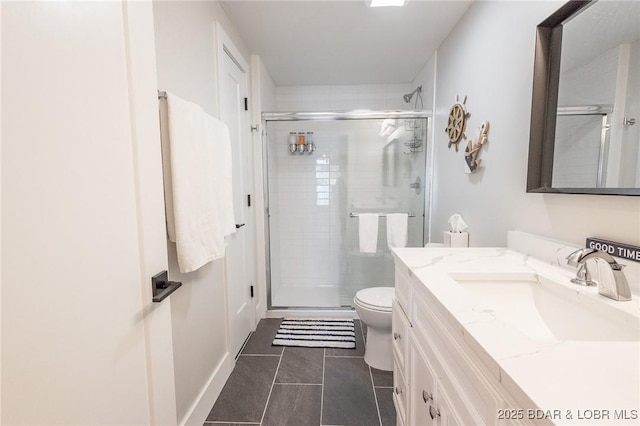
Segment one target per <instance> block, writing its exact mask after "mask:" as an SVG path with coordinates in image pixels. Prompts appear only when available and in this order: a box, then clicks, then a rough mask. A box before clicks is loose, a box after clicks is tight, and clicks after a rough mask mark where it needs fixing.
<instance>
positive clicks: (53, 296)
mask: <svg viewBox="0 0 640 426" xmlns="http://www.w3.org/2000/svg"><path fill="white" fill-rule="evenodd" d="M2 38H3V43H2V59H3V63H2V85H3V91H2V104H3V105H11V108H5V109H3V111H2V114H3V116H2V123H3V126H2V154H3V156H2V160H3V163H2V173H3V175H2V178H3V179H2V228H3V229H2V230H3V233H2V248H3V252H2V265H3V268H2V407H3V410H2V419H1V422H2V423H3V424H82V425H86V424H112V425H115V424H150V423H163V424H167V423H175V419H176V417H175V410H174V409H173V408H174V407H173V406H172V405H173V399H172V398H173V397H172V390H173V384H172V379H173V372H172V365H171V364H172V362H171V352H170V351H169V352H167V351H163V350H162V349H165V348H166V346H165V345H166V343H167V342H170V334H169V332H168V327H167V328H164V329H162V328H158V325H163V324H164V325H166V324H167V320H168V319H169V316H168V306H169V305H168V304H164V306H152V303H151V300H150V299H151V288H150V278H151V274H152V273H154V272H155V271H154V269H156V268H158V269H164V268H166V253H165V251H164V250H163V249H162V248H157V247H155V244H154V242H155V241H156V239H157V236H158V235H162V232H163V231H162V229H163V221H164V214H163V213H162V211H161V210H160V209H158V208H157V206H158V204H159V205H160V206H161V205H162V185H161V182H162V181H161V175H160V174H159V167H158V166H159V164H160V163H159V162H158V161H157V160H158V159H159V150H158V143H159V138H158V123H157V114H156V113H155V111H154V105H155V103H156V100H155V99H154V98H155V93H154V90H155V88H153V86H155V82H154V79H153V77H151V78H149V77H148V76H149V74H151V75H153V73H154V71H155V70H154V67H155V63H154V60H153V54H152V52H153V32H152V15H151V7H150V4H148V3H137V4H135V5H132V4H127V3H125V4H123V3H120V2H99V3H95V2H89V3H77V2H73V3H70V2H69V3H68V2H52V3H42V2H30V3H20V2H15V3H3V4H2ZM141 77H142V79H143V81H141V80H140V78H141ZM158 230H159V231H158ZM152 271H153V272H152ZM167 364H168V365H167ZM164 367H167V368H164ZM163 371H164V372H163ZM152 376H153V377H152ZM156 386H157V387H156ZM158 399H161V400H162V401H161V402H162V404H163V406H161V407H160V408H158V406H159V403H158Z"/></svg>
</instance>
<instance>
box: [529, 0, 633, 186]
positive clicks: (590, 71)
mask: <svg viewBox="0 0 640 426" xmlns="http://www.w3.org/2000/svg"><path fill="white" fill-rule="evenodd" d="M527 192H555V193H573V194H613V195H640V2H635V1H604V0H600V1H595V0H594V1H570V2H568V3H567V4H565V5H564V6H563V7H561V8H560V9H558V10H557V11H556V12H555V13H554V14H553V15H551V16H550V17H549V18H547V19H546V20H545V21H544V22H542V23H541V24H540V25H538V27H537V38H536V52H535V63H534V82H533V102H532V111H531V134H530V140H529V170H528V174H527Z"/></svg>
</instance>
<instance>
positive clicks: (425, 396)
mask: <svg viewBox="0 0 640 426" xmlns="http://www.w3.org/2000/svg"><path fill="white" fill-rule="evenodd" d="M422 400H423V401H424V402H425V404H426V403H427V401H433V394H431V393H429V392H427V391H426V390H423V391H422Z"/></svg>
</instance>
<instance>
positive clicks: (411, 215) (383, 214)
mask: <svg viewBox="0 0 640 426" xmlns="http://www.w3.org/2000/svg"><path fill="white" fill-rule="evenodd" d="M398 213H406V214H407V215H408V216H409V217H416V215H415V213H412V212H398ZM387 214H391V213H378V216H380V217H387ZM358 216H360V213H354V212H350V213H349V217H358Z"/></svg>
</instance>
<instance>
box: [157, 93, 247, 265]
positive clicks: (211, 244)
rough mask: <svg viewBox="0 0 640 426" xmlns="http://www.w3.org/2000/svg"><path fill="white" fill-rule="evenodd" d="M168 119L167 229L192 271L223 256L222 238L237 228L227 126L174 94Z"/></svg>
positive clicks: (165, 145) (169, 96)
mask: <svg viewBox="0 0 640 426" xmlns="http://www.w3.org/2000/svg"><path fill="white" fill-rule="evenodd" d="M160 110H161V112H162V110H163V108H161V109H160ZM163 118H164V117H163ZM165 123H166V124H167V125H166V126H163V127H164V129H163V135H162V136H163V163H164V173H165V179H164V180H165V203H166V204H165V207H166V213H167V233H168V235H169V239H170V240H171V241H174V242H175V243H176V250H177V254H178V265H179V266H180V272H191V271H195V270H196V269H198V268H200V267H201V266H203V265H205V264H206V263H208V262H210V261H212V260H214V259H219V258H221V257H223V256H224V254H225V245H226V243H225V240H224V237H225V236H226V235H229V234H231V233H233V232H235V219H234V213H233V185H232V183H233V182H232V175H231V142H230V138H229V129H228V128H227V126H226V125H225V124H224V123H223V122H221V121H220V120H218V119H216V118H214V117H212V116H210V115H208V114H207V113H205V112H204V110H203V109H202V108H201V107H200V106H198V105H196V104H194V103H191V102H187V101H185V100H183V99H180V98H179V97H177V96H175V95H173V94H171V93H167V114H166V120H165ZM167 127H168V129H167Z"/></svg>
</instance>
